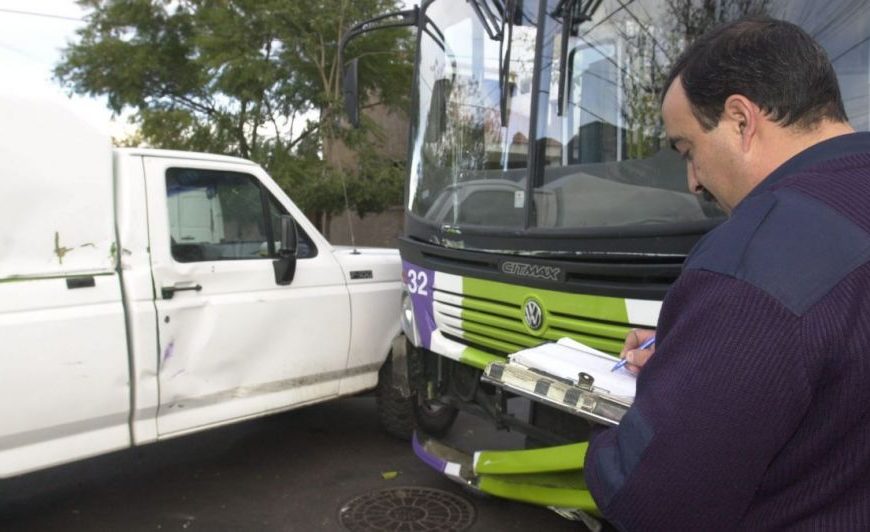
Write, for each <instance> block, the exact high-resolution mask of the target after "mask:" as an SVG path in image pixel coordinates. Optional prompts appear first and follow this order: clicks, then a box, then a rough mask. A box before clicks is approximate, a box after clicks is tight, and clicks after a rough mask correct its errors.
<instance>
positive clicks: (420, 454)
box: [411, 432, 447, 473]
mask: <svg viewBox="0 0 870 532" xmlns="http://www.w3.org/2000/svg"><path fill="white" fill-rule="evenodd" d="M412 441H413V443H412V444H411V445H412V447H413V448H414V454H416V455H417V458H419V459H420V460H423V461H424V462H426V464H427V465H428V466H429V467H431V468H432V469H434V470H436V471H438V472H439V473H443V472H444V468H445V467H447V462H446V461H444V460H442V459H440V458H438V457H437V456H435V455H434V454H431V453H429V452H427V451H426V449H424V448H423V446H422V445H420V440H419V439H418V438H417V433H416V432H414V438H413V440H412Z"/></svg>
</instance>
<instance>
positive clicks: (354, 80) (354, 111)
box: [342, 58, 359, 127]
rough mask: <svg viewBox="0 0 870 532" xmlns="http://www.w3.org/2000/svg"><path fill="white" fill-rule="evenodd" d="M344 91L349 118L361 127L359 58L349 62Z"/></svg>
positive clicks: (354, 125) (345, 73)
mask: <svg viewBox="0 0 870 532" xmlns="http://www.w3.org/2000/svg"><path fill="white" fill-rule="evenodd" d="M342 92H343V93H344V112H345V113H346V114H347V119H348V120H349V121H350V124H351V125H352V126H353V127H359V58H354V59H351V60H350V61H349V62H348V64H347V68H345V70H344V79H343V83H342Z"/></svg>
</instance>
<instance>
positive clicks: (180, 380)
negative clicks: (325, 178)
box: [0, 97, 403, 478]
mask: <svg viewBox="0 0 870 532" xmlns="http://www.w3.org/2000/svg"><path fill="white" fill-rule="evenodd" d="M0 124H2V127H0V394H2V400H0V478H4V477H9V476H13V475H18V474H22V473H26V472H28V471H32V470H35V469H39V468H44V467H48V466H52V465H55V464H60V463H64V462H69V461H72V460H76V459H80V458H84V457H88V456H93V455H97V454H100V453H105V452H108V451H112V450H116V449H122V448H125V447H129V446H132V445H140V444H143V443H148V442H153V441H156V440H161V439H164V438H168V437H173V436H177V435H181V434H185V433H189V432H193V431H198V430H202V429H206V428H210V427H214V426H218V425H222V424H226V423H231V422H235V421H239V420H243V419H248V418H252V417H256V416H261V415H265V414H269V413H273V412H278V411H282V410H287V409H290V408H295V407H299V406H302V405H306V404H311V403H316V402H319V401H324V400H328V399H332V398H336V397H340V396H346V395H349V394H354V393H357V392H360V391H362V390H366V389H371V388H374V387H375V386H376V385H377V383H378V374H379V370H381V369H382V367H383V368H388V367H389V360H388V357H389V356H390V352H391V346H392V345H393V344H396V345H403V344H402V343H401V342H400V341H399V342H397V341H396V340H397V339H399V340H400V339H401V337H400V336H399V335H400V308H401V264H400V260H399V255H398V252H397V251H395V250H387V249H361V250H358V251H355V250H351V249H339V248H335V247H333V246H332V245H330V244H329V243H328V242H327V241H326V240H325V239H324V238H323V237H322V236H321V235H320V234H319V233H318V232H317V230H316V229H315V228H314V227H313V226H312V224H311V223H310V222H309V221H308V220H307V219H306V218H305V216H304V215H303V214H302V212H301V211H300V210H299V209H298V208H297V207H296V206H295V205H294V204H293V202H291V201H290V199H289V198H288V197H287V196H286V195H285V194H284V192H282V191H281V189H280V188H279V187H278V185H276V184H275V182H274V181H272V179H271V178H270V177H269V176H268V175H267V174H266V172H265V171H264V170H263V169H262V168H260V167H259V166H258V165H256V164H254V163H252V162H249V161H246V160H243V159H238V158H233V157H225V156H219V155H207V154H200V153H186V152H176V151H164V150H148V149H113V148H112V146H111V142H110V139H109V137H108V136H107V135H105V134H101V133H99V132H98V131H97V130H96V129H94V128H92V127H91V126H88V125H87V124H86V123H85V122H83V121H82V120H81V119H80V118H78V117H77V116H75V115H74V114H72V113H71V112H70V111H69V110H66V109H63V108H60V107H50V106H48V105H46V103H45V102H39V101H28V100H27V99H21V98H19V99H16V98H6V97H4V98H3V99H0ZM385 363H386V365H385ZM382 373H383V372H382ZM387 376H388V377H389V374H388V375H387ZM384 380H387V379H386V378H385V379H384ZM390 397H392V398H395V397H399V396H398V395H396V394H393V395H391V396H390ZM391 406H392V411H393V412H397V411H398V410H396V405H395V404H393V405H391Z"/></svg>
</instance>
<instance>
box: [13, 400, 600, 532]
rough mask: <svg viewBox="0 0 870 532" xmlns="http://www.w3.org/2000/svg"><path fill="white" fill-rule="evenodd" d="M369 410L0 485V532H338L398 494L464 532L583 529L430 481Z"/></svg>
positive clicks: (309, 411)
mask: <svg viewBox="0 0 870 532" xmlns="http://www.w3.org/2000/svg"><path fill="white" fill-rule="evenodd" d="M374 403H375V402H374V398H373V397H370V396H363V397H353V398H347V399H341V400H338V401H334V402H330V403H324V404H320V405H314V406H309V407H306V408H302V409H299V410H295V411H291V412H287V413H284V414H279V415H275V416H270V417H266V418H261V419H257V420H253V421H249V422H245V423H240V424H235V425H231V426H228V427H223V428H220V429H215V430H211V431H206V432H203V433H200V434H195V435H191V436H186V437H182V438H176V439H172V440H168V441H165V442H160V443H156V444H152V445H147V446H144V447H141V448H138V449H131V450H128V451H122V452H118V453H113V454H111V455H106V456H102V457H97V458H94V459H90V460H86V461H82V462H78V463H75V464H70V465H67V466H62V467H57V468H53V469H50V470H46V471H41V472H37V473H33V474H30V475H26V476H23V477H18V478H14V479H9V480H4V481H0V530H4V531H25V530H33V531H51V530H86V531H94V530H100V531H102V530H125V531H136V530H149V531H153V530H188V531H193V530H208V531H221V530H245V531H247V530H263V531H271V530H282V531H284V530H291V531H292V530H300V531H309V530H344V527H343V526H342V524H341V522H340V518H339V514H340V512H341V511H342V508H343V507H347V506H348V504H349V503H351V502H352V501H353V500H354V499H356V498H357V497H360V496H366V495H371V496H373V497H375V498H377V496H379V494H380V493H381V490H392V491H391V492H390V493H393V494H394V493H397V492H398V493H404V491H403V490H399V488H408V489H411V490H412V491H413V490H415V489H420V488H422V489H430V488H432V489H435V490H440V491H436V492H426V494H431V493H434V494H435V495H436V496H438V497H442V496H443V498H446V499H449V501H452V502H458V503H462V504H460V506H461V508H460V509H461V510H462V512H465V513H466V514H468V515H466V517H467V518H468V520H469V521H470V522H472V524H471V526H470V528H468V529H467V530H474V531H512V530H517V531H518V530H536V531H538V530H547V531H561V530H572V531H577V530H585V527H583V526H582V525H580V524H579V523H574V522H570V521H566V520H564V519H562V518H561V517H559V516H557V515H556V514H554V513H552V512H550V511H549V510H546V509H544V508H539V507H535V506H530V505H525V504H521V503H515V502H510V501H505V500H501V499H496V498H491V497H485V496H481V495H478V494H474V493H470V492H468V491H466V490H465V489H464V488H463V487H462V486H460V485H458V484H455V483H453V482H451V481H449V480H447V479H446V478H444V477H442V476H440V475H439V474H437V473H436V472H435V471H433V470H431V469H429V468H428V467H427V466H426V465H424V464H423V463H422V462H421V461H420V460H418V459H417V457H416V456H414V454H413V452H412V451H411V448H410V445H409V444H408V443H407V442H401V441H398V440H396V439H394V438H392V437H390V436H388V435H387V434H385V433H384V432H383V431H381V429H380V428H379V427H378V425H377V420H376V413H375V404H374ZM453 430H454V434H455V435H463V436H466V437H468V438H469V439H470V440H471V441H473V442H475V445H480V447H481V448H494V447H506V446H510V445H511V444H512V443H515V442H516V438H518V437H519V435H517V434H511V433H505V432H498V433H495V432H494V431H491V430H489V429H488V428H486V426H485V425H483V424H482V423H480V422H478V420H476V419H475V418H472V417H470V416H460V418H459V419H458V421H457V424H456V425H455V426H454V429H453ZM416 491H419V490H416ZM445 492H446V493H445ZM454 496H455V497H459V499H458V500H457V499H455V498H453V497H454ZM469 516H470V517H469ZM409 530H410V529H409Z"/></svg>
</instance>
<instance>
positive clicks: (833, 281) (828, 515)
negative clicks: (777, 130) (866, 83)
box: [586, 133, 870, 531]
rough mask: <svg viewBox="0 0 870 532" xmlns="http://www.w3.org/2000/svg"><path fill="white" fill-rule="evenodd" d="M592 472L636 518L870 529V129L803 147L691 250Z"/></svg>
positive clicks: (593, 481)
mask: <svg viewBox="0 0 870 532" xmlns="http://www.w3.org/2000/svg"><path fill="white" fill-rule="evenodd" d="M656 338H657V345H656V352H655V354H654V355H653V356H652V358H651V359H650V360H649V362H648V363H647V364H646V366H645V367H644V368H643V370H642V371H641V373H640V375H639V377H638V383H637V397H636V400H635V403H634V405H633V406H632V408H631V409H630V410H629V412H628V413H627V414H626V416H625V418H623V421H622V423H621V424H620V426H619V427H617V428H613V429H609V430H606V431H603V432H602V433H600V434H599V435H597V436H596V437H595V438H593V441H592V444H591V445H590V449H589V452H588V454H587V457H586V480H587V483H588V485H589V489H590V490H591V492H592V494H593V496H594V497H595V500H596V502H597V503H598V505H599V507H600V508H601V510H602V511H603V512H604V515H605V516H606V517H607V518H608V520H610V521H611V522H612V523H613V524H615V525H616V526H617V527H619V528H621V529H627V530H643V531H654V530H688V531H696V530H697V531H702V530H703V531H711V530H729V531H732V530H740V531H743V530H782V529H789V530H795V529H813V530H870V133H856V134H852V135H846V136H843V137H837V138H835V139H831V140H829V141H826V142H823V143H821V144H818V145H816V146H814V147H812V148H810V149H808V150H806V151H804V152H802V153H800V154H799V155H797V156H795V157H794V158H792V159H791V160H789V161H788V162H786V163H785V164H783V165H782V166H781V167H780V168H778V169H777V170H776V171H775V172H773V173H772V174H771V175H770V176H768V177H767V178H766V179H765V180H764V182H763V183H761V184H760V185H759V186H758V187H756V189H755V190H753V191H752V193H751V194H750V195H749V196H747V197H746V198H745V199H744V200H743V201H742V202H741V203H740V204H739V205H738V206H737V208H736V209H735V210H734V212H733V213H732V216H731V217H730V218H729V219H728V220H727V221H726V222H724V223H723V224H722V225H720V226H719V227H717V228H716V229H715V230H714V231H712V232H711V233H710V234H708V235H707V236H706V237H705V238H704V239H703V240H702V241H701V242H699V243H698V245H697V246H696V247H695V249H694V250H693V251H692V253H691V254H690V256H689V258H688V259H687V261H686V264H685V267H684V270H683V273H682V274H681V276H680V278H679V279H678V280H677V282H676V283H675V284H674V286H673V287H672V288H671V290H670V291H669V293H668V295H667V297H666V298H665V301H664V304H663V306H662V313H661V316H660V318H659V323H658V327H657V333H656Z"/></svg>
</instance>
